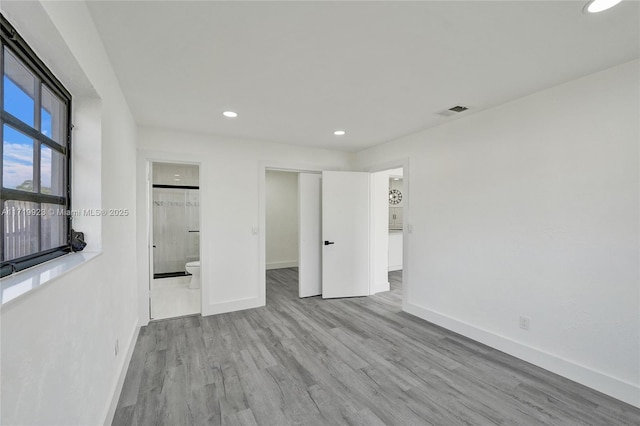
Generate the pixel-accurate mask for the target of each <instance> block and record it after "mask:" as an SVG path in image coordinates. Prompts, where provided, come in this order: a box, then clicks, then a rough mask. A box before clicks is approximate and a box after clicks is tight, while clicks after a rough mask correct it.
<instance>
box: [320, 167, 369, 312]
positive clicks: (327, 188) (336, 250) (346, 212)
mask: <svg viewBox="0 0 640 426" xmlns="http://www.w3.org/2000/svg"><path fill="white" fill-rule="evenodd" d="M322 239H323V246H322V247H323V248H322V297H323V298H325V299H326V298H334V297H353V296H368V295H369V173H362V172H322Z"/></svg>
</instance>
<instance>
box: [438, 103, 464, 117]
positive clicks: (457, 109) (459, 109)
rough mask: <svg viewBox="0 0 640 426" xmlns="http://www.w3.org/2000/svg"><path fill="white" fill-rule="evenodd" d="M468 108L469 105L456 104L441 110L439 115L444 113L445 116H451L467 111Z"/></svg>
mask: <svg viewBox="0 0 640 426" xmlns="http://www.w3.org/2000/svg"><path fill="white" fill-rule="evenodd" d="M468 109H469V107H466V106H462V105H456V106H453V107H451V108H449V109H445V110H444V111H440V112H438V113H437V114H438V115H442V116H444V117H451V116H452V115H456V114H459V113H461V112H464V111H466V110H468Z"/></svg>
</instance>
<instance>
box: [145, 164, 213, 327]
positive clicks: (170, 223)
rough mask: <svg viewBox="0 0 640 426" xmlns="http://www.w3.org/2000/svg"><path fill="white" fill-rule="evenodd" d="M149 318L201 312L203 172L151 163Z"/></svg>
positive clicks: (190, 168) (194, 168) (184, 166)
mask: <svg viewBox="0 0 640 426" xmlns="http://www.w3.org/2000/svg"><path fill="white" fill-rule="evenodd" d="M152 168H153V173H152V175H153V179H152V183H151V187H152V191H151V192H152V200H151V201H152V204H153V206H152V208H151V214H152V218H151V222H152V223H153V232H152V233H151V248H152V250H151V251H152V257H153V263H152V265H153V271H152V273H151V280H150V282H151V285H150V292H149V294H150V298H149V299H150V301H149V303H150V309H151V313H150V318H149V319H151V320H153V319H155V320H158V319H165V318H172V317H179V316H183V315H190V314H195V313H199V312H200V293H201V285H200V263H199V262H200V195H199V192H200V170H199V167H198V166H197V165H190V164H172V163H161V162H157V163H153V166H152Z"/></svg>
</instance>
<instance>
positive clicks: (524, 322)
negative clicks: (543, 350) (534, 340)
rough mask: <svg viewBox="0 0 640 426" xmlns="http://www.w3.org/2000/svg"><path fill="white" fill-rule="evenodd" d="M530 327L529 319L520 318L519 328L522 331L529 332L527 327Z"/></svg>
mask: <svg viewBox="0 0 640 426" xmlns="http://www.w3.org/2000/svg"><path fill="white" fill-rule="evenodd" d="M530 326H531V319H529V318H527V317H520V328H521V329H523V330H527V331H529V327H530Z"/></svg>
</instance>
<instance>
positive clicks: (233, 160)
mask: <svg viewBox="0 0 640 426" xmlns="http://www.w3.org/2000/svg"><path fill="white" fill-rule="evenodd" d="M138 137H139V139H138V140H139V152H138V180H137V181H138V191H139V192H140V196H139V197H138V209H139V211H140V212H141V213H140V215H139V217H138V257H137V258H138V267H139V282H140V283H141V285H140V299H139V300H140V308H139V309H140V313H141V317H142V316H143V315H144V314H145V312H148V309H149V308H148V298H147V297H146V295H147V294H148V279H149V278H148V277H149V258H148V245H147V241H148V230H147V229H148V228H147V226H148V224H147V223H146V215H145V214H144V213H143V212H144V211H145V210H147V209H148V199H146V197H145V196H144V195H143V194H145V192H146V189H147V184H148V181H147V172H146V169H145V167H146V166H145V165H146V162H147V161H148V160H149V159H151V160H156V161H171V162H194V163H199V164H200V201H201V216H200V217H201V223H200V225H201V226H200V253H201V265H202V266H201V279H202V296H203V297H202V303H203V306H202V313H203V315H212V314H216V313H221V312H230V311H234V310H238V309H248V308H253V307H257V306H262V305H264V303H265V284H264V280H265V274H264V270H265V259H264V257H262V258H261V250H260V245H264V244H265V242H264V234H263V228H264V225H263V224H262V219H263V218H262V217H261V211H262V212H264V210H265V206H264V205H261V200H264V198H263V197H264V195H265V188H264V187H263V185H264V180H265V168H279V169H296V170H322V169H326V170H347V169H349V166H350V159H351V155H350V154H347V153H344V152H338V151H329V150H321V149H310V148H302V147H294V146H291V145H283V144H277V143H271V142H261V141H247V140H237V139H235V140H234V139H230V138H224V137H218V136H211V135H202V134H192V133H186V132H177V131H176V132H173V131H167V130H161V129H151V128H139V129H138ZM176 141H180V142H179V143H177V142H176ZM254 231H255V232H254ZM147 315H148V314H147ZM147 318H148V317H147ZM143 322H144V321H143Z"/></svg>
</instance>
